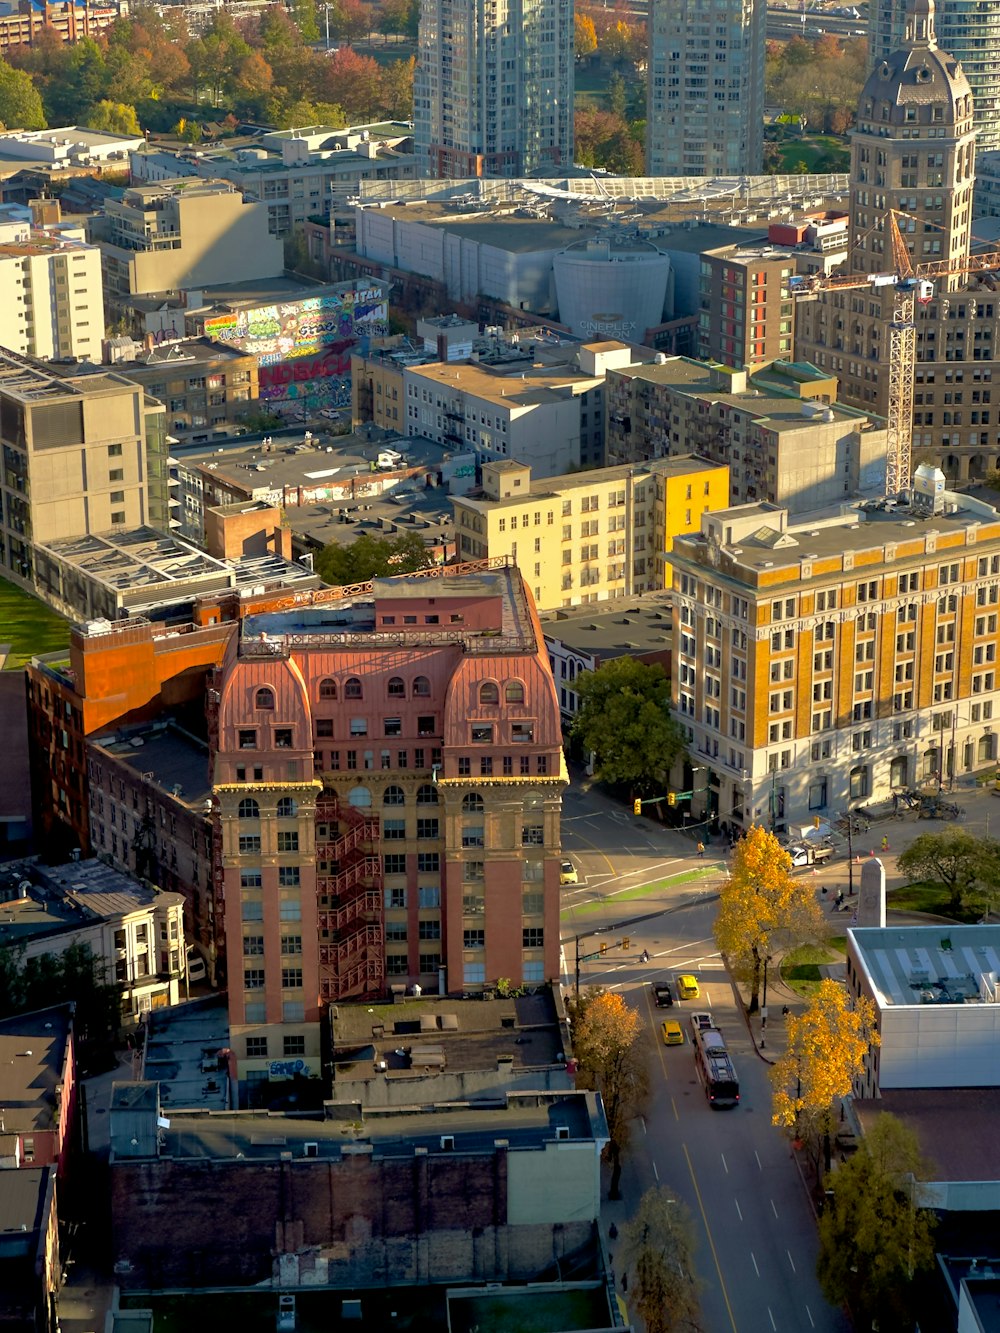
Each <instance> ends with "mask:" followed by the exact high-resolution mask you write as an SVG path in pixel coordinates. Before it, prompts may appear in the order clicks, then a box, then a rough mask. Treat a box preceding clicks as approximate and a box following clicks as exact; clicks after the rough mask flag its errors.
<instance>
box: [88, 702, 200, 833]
mask: <svg viewBox="0 0 1000 1333" xmlns="http://www.w3.org/2000/svg"><path fill="white" fill-rule="evenodd" d="M89 739H90V740H91V741H92V742H93V743H94V744H95V745H98V746H100V748H101V749H102V750H104V751H105V752H106V753H107V754H109V755H112V756H113V757H114V758H115V759H117V760H118V761H119V762H120V763H122V764H125V765H126V766H127V767H128V768H130V769H132V771H133V772H134V773H135V774H136V775H137V776H140V777H142V778H143V779H147V778H148V779H149V780H150V781H151V782H152V783H154V784H155V785H156V786H157V787H159V788H161V790H163V791H165V792H170V793H171V795H172V796H173V798H174V799H175V800H177V801H179V802H181V804H183V805H185V806H188V807H189V808H191V809H197V810H199V811H201V810H202V809H203V808H204V805H205V803H206V801H207V800H208V799H209V798H210V796H211V795H212V784H211V782H210V781H209V776H208V768H209V756H208V745H207V744H206V743H205V742H204V741H203V740H201V739H199V738H198V737H197V736H194V735H192V734H191V732H189V731H187V730H185V729H184V728H183V727H182V726H180V725H179V724H178V723H177V722H175V721H174V720H173V719H167V720H166V724H165V725H164V724H163V723H162V722H160V721H158V722H155V723H150V724H149V725H146V726H141V727H128V728H125V729H124V730H122V731H120V732H118V733H115V734H112V735H111V736H108V735H95V736H92V737H90V738H89Z"/></svg>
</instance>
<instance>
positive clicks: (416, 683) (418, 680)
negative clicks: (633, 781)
mask: <svg viewBox="0 0 1000 1333" xmlns="http://www.w3.org/2000/svg"><path fill="white" fill-rule="evenodd" d="M998 467H1000V464H998ZM413 697H414V699H429V698H430V697H431V683H430V681H429V680H428V678H427V677H426V676H414V677H413Z"/></svg>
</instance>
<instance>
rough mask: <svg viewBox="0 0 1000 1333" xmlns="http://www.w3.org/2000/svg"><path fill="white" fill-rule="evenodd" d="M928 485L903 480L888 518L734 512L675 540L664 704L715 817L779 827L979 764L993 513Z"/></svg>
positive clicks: (998, 517)
mask: <svg viewBox="0 0 1000 1333" xmlns="http://www.w3.org/2000/svg"><path fill="white" fill-rule="evenodd" d="M944 485H945V482H944V476H943V474H942V473H940V472H938V471H937V470H936V469H934V468H931V467H927V466H925V467H920V468H918V469H917V472H916V474H915V476H914V489H913V492H912V493H911V494H912V498H911V500H910V501H909V502H908V503H906V504H904V505H899V506H897V505H895V504H893V503H892V502H890V503H889V504H888V505H887V504H886V502H884V501H883V502H870V503H869V504H867V505H859V506H856V507H854V508H852V509H850V510H847V511H845V512H844V513H842V514H839V515H837V516H836V517H832V518H820V519H812V520H804V521H801V522H799V523H797V524H795V525H793V524H791V523H790V522H789V520H788V514H787V512H786V511H785V510H783V509H781V508H779V507H778V506H776V505H770V504H756V505H741V506H737V507H735V508H733V509H729V510H725V511H723V512H721V513H717V514H712V515H710V516H709V517H708V518H707V519H706V520H705V522H704V525H703V529H702V532H701V533H699V534H698V535H696V536H690V537H683V538H681V539H679V540H678V541H677V542H676V543H675V545H674V549H673V552H672V554H671V556H670V557H669V561H670V564H671V566H672V569H673V577H674V626H673V652H674V657H673V662H674V671H673V675H674V707H675V713H676V716H677V719H678V721H679V722H681V723H682V724H683V725H684V727H685V729H686V731H687V733H688V741H689V753H690V755H691V761H692V763H693V764H695V765H698V766H700V767H702V768H705V769H707V770H708V773H709V777H708V781H707V785H706V786H705V791H706V792H707V798H706V797H701V798H700V800H699V805H704V804H705V803H707V805H708V806H709V807H710V808H711V809H713V810H715V811H717V813H718V816H719V819H720V821H722V822H724V823H728V824H731V825H733V826H734V827H735V828H737V829H739V828H745V827H747V826H748V825H749V824H751V823H753V822H759V823H764V824H765V825H768V826H773V827H775V828H777V829H779V830H780V829H782V828H784V827H787V826H794V825H801V824H805V823H809V822H811V821H812V820H813V819H814V818H815V817H817V816H818V817H819V818H821V819H826V818H829V817H831V816H833V815H834V814H835V813H836V812H839V811H842V810H844V809H846V808H847V807H848V805H853V806H859V805H864V804H866V803H867V802H870V801H882V800H889V799H891V797H892V794H893V792H898V791H900V790H903V789H905V788H907V787H910V786H914V785H916V784H919V783H924V782H932V783H934V784H935V785H936V784H937V783H938V782H941V781H943V782H944V783H945V784H948V783H949V781H950V780H951V779H952V778H953V777H956V776H958V775H960V774H963V773H970V772H972V771H974V770H975V769H977V768H985V767H992V766H993V765H995V763H996V760H997V754H998V747H997V732H996V730H995V728H996V726H997V725H998V723H1000V676H998V667H997V657H998V654H1000V621H998V616H1000V513H997V511H996V510H995V509H993V508H992V507H991V506H990V505H988V504H986V503H985V502H983V501H980V500H976V499H973V498H971V497H969V496H966V495H958V494H955V493H952V492H948V491H946V490H945V489H944ZM696 809H697V807H696Z"/></svg>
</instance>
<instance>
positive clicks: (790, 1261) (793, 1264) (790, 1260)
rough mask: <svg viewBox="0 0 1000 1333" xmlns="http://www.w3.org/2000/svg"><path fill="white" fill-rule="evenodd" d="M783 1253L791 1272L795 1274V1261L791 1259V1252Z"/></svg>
mask: <svg viewBox="0 0 1000 1333" xmlns="http://www.w3.org/2000/svg"><path fill="white" fill-rule="evenodd" d="M785 1253H786V1254H787V1255H788V1262H789V1263H790V1264H791V1265H792V1272H793V1273H794V1272H795V1260H794V1259H793V1258H792V1252H791V1250H786V1251H785Z"/></svg>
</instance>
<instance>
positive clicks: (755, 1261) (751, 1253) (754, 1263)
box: [750, 1250, 760, 1277]
mask: <svg viewBox="0 0 1000 1333" xmlns="http://www.w3.org/2000/svg"><path fill="white" fill-rule="evenodd" d="M750 1258H751V1259H752V1260H753V1271H754V1272H755V1273H756V1274H757V1276H758V1277H760V1269H759V1268H758V1267H757V1256H756V1255H755V1254H754V1252H753V1250H751V1251H750Z"/></svg>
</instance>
